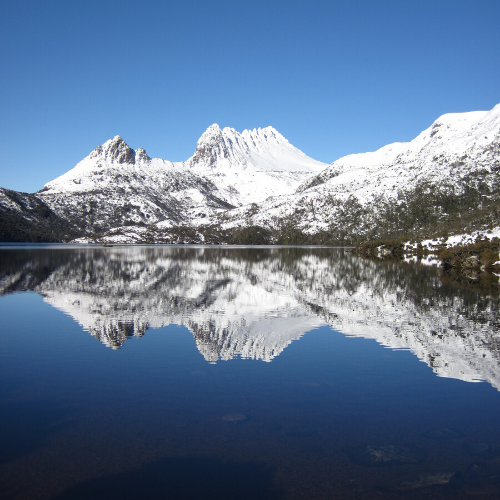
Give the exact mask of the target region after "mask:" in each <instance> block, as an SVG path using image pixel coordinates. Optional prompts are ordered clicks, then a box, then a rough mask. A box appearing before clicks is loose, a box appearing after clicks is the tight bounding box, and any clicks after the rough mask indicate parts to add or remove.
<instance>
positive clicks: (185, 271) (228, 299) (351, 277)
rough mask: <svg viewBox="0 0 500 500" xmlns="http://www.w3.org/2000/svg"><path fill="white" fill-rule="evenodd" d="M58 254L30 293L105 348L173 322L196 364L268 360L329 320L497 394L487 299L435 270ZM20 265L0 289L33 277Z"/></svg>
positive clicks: (112, 252) (236, 254) (277, 252)
mask: <svg viewBox="0 0 500 500" xmlns="http://www.w3.org/2000/svg"><path fill="white" fill-rule="evenodd" d="M244 252H247V253H246V254H245V253H244ZM248 252H250V253H248ZM259 252H260V253H259ZM65 255H67V259H66V260H64V259H63V261H58V265H54V266H52V267H51V269H50V272H49V274H48V275H47V277H46V278H44V279H43V280H42V281H40V282H37V283H35V284H34V285H33V286H32V287H30V289H34V290H36V291H37V292H38V293H40V294H42V295H43V296H44V298H45V300H46V301H47V302H49V303H50V304H52V305H53V306H54V307H57V308H58V309H60V310H61V311H64V312H65V313H66V314H68V315H70V316H71V317H73V318H74V319H75V320H76V321H78V323H79V324H80V325H82V327H83V328H84V329H86V330H87V331H89V332H90V333H91V334H92V335H94V336H95V337H96V338H98V339H100V340H101V341H102V342H104V343H105V344H107V345H109V346H111V347H114V348H117V347H119V346H120V345H122V344H123V343H124V342H125V341H126V339H127V338H128V337H129V336H131V335H143V334H144V332H145V331H146V329H147V328H160V327H162V326H166V325H170V324H178V325H184V326H186V327H187V328H189V330H190V331H191V332H192V333H193V335H194V338H195V341H196V343H197V346H198V349H199V350H200V352H201V353H202V354H203V356H204V357H205V359H206V360H207V361H210V362H215V361H217V360H218V359H222V360H226V359H231V358H233V357H235V356H241V357H244V358H253V359H262V360H265V361H271V360H272V359H273V358H274V357H276V356H277V355H279V354H280V353H281V352H282V351H283V349H284V348H285V347H286V346H287V345H288V344H290V343H291V342H292V341H293V340H295V339H298V338H300V337H301V336H302V335H303V334H304V333H305V332H307V331H310V330H311V329H314V328H316V327H318V326H320V325H322V324H329V325H330V326H331V327H332V328H334V329H335V330H338V331H340V332H342V333H344V334H346V335H352V336H359V337H365V338H373V339H375V340H377V342H379V343H381V344H383V345H385V346H388V347H390V348H393V349H410V350H411V351H412V352H413V353H414V354H415V355H416V356H418V358H419V359H420V360H422V361H424V362H426V363H427V364H428V365H429V366H431V367H432V369H433V370H434V372H435V373H436V374H438V375H440V376H444V377H453V378H458V379H461V380H466V381H477V380H487V381H488V382H489V383H491V384H492V385H493V386H495V387H497V388H500V368H499V364H498V345H499V340H500V339H499V338H498V337H499V336H498V324H499V322H498V316H499V312H498V310H499V308H498V301H497V300H494V299H481V300H482V303H481V304H479V303H478V300H479V299H477V298H474V297H473V296H471V295H470V294H469V295H463V294H461V293H460V290H457V289H454V290H450V289H448V288H446V285H443V284H441V283H440V281H439V277H438V270H436V269H435V268H429V267H427V266H416V265H405V266H399V265H397V264H394V263H380V262H373V261H369V260H365V259H362V258H360V257H356V256H353V255H351V254H347V253H343V252H341V251H335V250H331V249H317V250H303V251H298V253H297V252H296V253H295V254H293V253H291V250H289V249H279V248H273V249H268V250H260V251H259V250H255V249H254V250H251V251H247V250H241V249H239V250H238V249H235V250H230V249H216V248H202V247H198V248H193V247H191V248H176V247H160V248H158V247H156V248H154V249H152V248H147V247H136V248H131V247H128V248H122V249H120V248H113V249H109V250H102V249H101V250H99V249H94V250H81V251H68V252H65ZM75 256H78V258H76V257H75ZM252 256H254V257H255V256H258V257H259V258H252ZM249 259H251V260H249ZM28 267H29V266H25V268H26V271H25V272H24V274H23V273H21V271H20V270H19V269H15V270H13V272H12V273H11V274H10V275H8V276H4V278H3V279H2V281H1V284H3V283H8V284H9V286H12V283H13V282H14V281H15V280H18V281H19V282H23V283H28V282H32V281H33V279H31V278H29V277H27V275H26V273H27V272H28V269H27V268H28ZM35 267H36V263H35ZM33 275H36V269H34V270H33ZM5 290H6V288H5ZM0 293H2V290H0ZM471 297H472V299H471Z"/></svg>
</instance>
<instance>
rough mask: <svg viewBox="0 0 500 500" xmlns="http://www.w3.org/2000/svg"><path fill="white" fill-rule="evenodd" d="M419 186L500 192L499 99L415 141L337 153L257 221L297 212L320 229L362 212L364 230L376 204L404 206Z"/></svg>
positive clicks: (235, 217)
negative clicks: (367, 151) (370, 150)
mask: <svg viewBox="0 0 500 500" xmlns="http://www.w3.org/2000/svg"><path fill="white" fill-rule="evenodd" d="M418 186H426V189H429V191H431V192H432V190H438V189H444V190H446V191H448V192H451V193H452V194H453V195H457V196H460V194H461V193H463V192H464V191H465V190H466V189H477V190H478V191H479V192H481V193H482V195H483V196H488V195H490V196H493V197H497V198H498V195H499V194H500V104H498V105H497V106H495V107H494V108H493V109H492V110H491V111H477V112H470V113H452V114H446V115H443V116H441V117H440V118H438V119H437V120H436V121H435V122H434V123H433V124H432V125H431V126H430V127H429V128H428V129H426V130H424V131H423V132H422V133H421V134H420V135H419V136H418V137H416V138H415V139H414V140H412V141H411V142H408V143H394V144H389V145H387V146H384V147H383V148H381V149H379V150H377V151H375V152H371V153H360V154H353V155H348V156H345V157H343V158H340V159H339V160H337V161H335V162H333V163H332V164H331V165H330V166H329V167H328V168H326V169H325V170H323V171H322V172H321V173H320V174H318V175H316V176H312V177H310V178H308V179H306V180H305V181H304V182H303V183H302V184H301V185H300V186H299V187H298V188H297V190H296V192H295V193H293V194H291V195H286V196H280V197H274V198H273V199H270V200H267V201H265V202H264V203H262V204H261V205H260V207H259V211H258V212H256V213H254V214H253V217H252V223H253V224H257V225H261V226H266V227H270V226H272V224H273V220H276V218H286V217H289V218H290V217H294V218H295V221H296V223H297V226H298V227H299V228H300V229H302V230H303V231H305V232H306V233H315V232H317V231H319V230H327V229H329V228H331V227H332V226H333V227H335V228H337V227H338V226H339V224H340V225H341V226H342V225H343V226H344V227H346V226H347V225H348V224H349V223H350V222H351V220H350V217H349V216H351V215H352V214H353V212H356V211H357V212H358V213H359V214H360V217H358V218H357V219H356V220H355V221H354V225H353V227H352V230H353V231H354V230H355V229H356V225H357V226H358V229H359V228H360V227H361V226H363V225H365V226H370V225H371V226H374V225H376V224H377V223H380V221H377V220H376V219H377V217H376V216H377V213H376V212H377V209H378V206H380V205H381V204H383V203H384V202H392V203H395V204H396V207H397V205H398V204H399V205H403V204H404V203H405V201H406V200H405V196H407V195H408V193H410V194H411V193H412V192H413V191H415V189H417V187H418ZM402 194H404V196H402ZM346 212H347V216H346ZM227 219H228V218H226V219H225V220H224V226H225V227H232V226H233V227H234V226H239V225H241V224H242V223H244V221H245V220H247V219H248V217H247V215H246V213H245V211H244V209H239V210H238V209H236V210H233V211H231V212H230V220H227ZM497 222H498V221H497Z"/></svg>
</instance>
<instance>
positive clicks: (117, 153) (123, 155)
mask: <svg viewBox="0 0 500 500" xmlns="http://www.w3.org/2000/svg"><path fill="white" fill-rule="evenodd" d="M141 151H144V150H141ZM145 153H146V151H144V154H145ZM97 157H101V158H102V159H107V160H108V161H112V162H118V163H134V157H135V151H134V150H133V149H132V148H131V147H130V146H129V145H128V144H127V143H126V142H125V141H124V140H123V139H122V138H121V137H120V136H119V135H115V136H114V137H113V139H110V140H109V141H106V142H105V143H104V144H103V145H102V146H98V147H97V148H95V149H94V151H92V153H90V158H97Z"/></svg>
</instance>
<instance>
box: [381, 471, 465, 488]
mask: <svg viewBox="0 0 500 500" xmlns="http://www.w3.org/2000/svg"><path fill="white" fill-rule="evenodd" d="M460 477H461V474H460V472H456V471H455V472H449V471H447V472H431V473H429V474H423V475H420V476H417V477H416V478H414V479H410V480H407V481H403V482H400V483H397V484H395V485H391V486H389V487H388V488H387V489H389V490H391V491H398V492H404V491H412V490H419V489H422V488H431V487H435V486H453V485H455V484H457V483H458V482H459V480H460Z"/></svg>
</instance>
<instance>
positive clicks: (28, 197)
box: [0, 104, 500, 244]
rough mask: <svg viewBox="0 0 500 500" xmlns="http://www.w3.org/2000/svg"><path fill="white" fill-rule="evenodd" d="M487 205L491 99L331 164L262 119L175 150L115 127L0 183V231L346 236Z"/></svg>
mask: <svg viewBox="0 0 500 500" xmlns="http://www.w3.org/2000/svg"><path fill="white" fill-rule="evenodd" d="M40 214H42V215H40ZM43 214H46V215H45V216H44V215H43ZM499 217H500V104H499V105H497V106H495V107H494V108H493V109H492V110H491V111H477V112H470V113H453V114H446V115H443V116H441V117H440V118H438V120H436V121H435V122H434V123H433V124H432V125H431V126H430V127H429V128H428V129H426V130H424V131H423V132H422V133H421V134H420V135H419V136H418V137H416V138H415V139H414V140H413V141H411V142H409V143H394V144H390V145H388V146H384V147H383V148H381V149H379V150H378V151H375V152H370V153H361V154H355V155H348V156H345V157H344V158H341V159H339V160H337V161H335V162H333V163H332V164H331V165H327V164H324V163H321V162H319V161H316V160H314V159H312V158H309V157H308V156H306V155H305V154H304V153H303V152H301V151H300V150H298V149H297V148H295V147H294V146H292V145H291V144H290V143H289V142H288V141H287V140H286V139H285V138H284V137H283V136H282V135H281V134H279V132H277V131H276V130H275V129H273V128H272V127H267V128H264V129H260V128H259V129H254V130H245V131H243V132H242V133H239V132H237V131H235V130H234V129H232V128H229V127H226V128H224V129H221V128H220V127H219V126H218V125H217V124H214V125H212V126H210V127H209V128H208V129H207V130H206V131H205V132H204V133H203V135H202V136H201V137H200V139H199V140H198V143H197V145H196V149H195V151H194V154H193V156H192V157H191V158H189V159H188V160H186V161H185V162H169V161H166V160H162V159H160V158H150V157H149V156H148V155H147V153H146V151H145V150H144V149H140V148H139V149H136V150H133V149H132V148H130V147H129V146H128V145H127V144H126V143H125V141H123V139H122V138H121V137H120V136H115V137H114V138H113V139H110V140H109V141H107V142H105V143H104V144H103V145H102V146H99V147H97V148H96V149H95V150H94V151H92V152H91V153H90V155H89V156H87V157H86V158H84V159H83V160H82V161H81V162H80V163H78V165H76V166H75V167H74V168H73V169H71V170H69V171H68V172H67V173H65V174H64V175H62V176H60V177H58V178H57V179H54V180H53V181H51V182H48V183H47V184H46V185H45V187H44V188H43V189H42V190H41V191H39V192H37V193H34V194H26V193H16V192H13V191H8V190H5V189H4V190H0V238H1V239H2V241H13V240H22V241H40V240H45V241H68V240H71V239H74V238H76V241H78V242H86V241H94V240H99V241H106V242H121V243H127V242H166V243H228V242H230V243H275V242H281V243H321V244H352V243H354V242H357V241H361V240H374V239H380V238H399V237H403V236H405V237H408V236H409V237H415V238H418V237H420V238H422V237H427V236H442V234H443V233H448V232H450V233H457V234H458V233H464V232H471V231H473V230H488V229H492V228H494V227H497V226H499V222H498V220H499Z"/></svg>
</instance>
